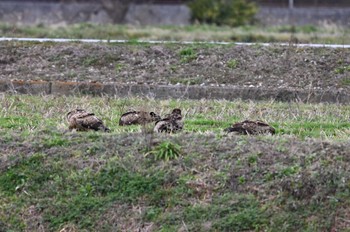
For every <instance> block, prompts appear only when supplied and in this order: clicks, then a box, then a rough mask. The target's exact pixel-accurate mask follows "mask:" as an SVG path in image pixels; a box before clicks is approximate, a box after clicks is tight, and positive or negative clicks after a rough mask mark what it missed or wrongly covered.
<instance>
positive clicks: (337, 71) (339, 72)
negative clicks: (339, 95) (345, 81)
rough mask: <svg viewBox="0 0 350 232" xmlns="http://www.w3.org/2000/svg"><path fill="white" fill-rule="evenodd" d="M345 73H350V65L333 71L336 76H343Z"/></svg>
mask: <svg viewBox="0 0 350 232" xmlns="http://www.w3.org/2000/svg"><path fill="white" fill-rule="evenodd" d="M347 71H350V65H346V66H341V67H338V68H336V69H335V70H334V72H335V73H336V74H344V73H345V72H347Z"/></svg>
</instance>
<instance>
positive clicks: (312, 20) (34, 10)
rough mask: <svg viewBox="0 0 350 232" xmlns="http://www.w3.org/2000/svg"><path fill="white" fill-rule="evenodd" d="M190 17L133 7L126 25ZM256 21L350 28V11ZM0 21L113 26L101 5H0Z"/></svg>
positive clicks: (164, 8) (289, 13)
mask: <svg viewBox="0 0 350 232" xmlns="http://www.w3.org/2000/svg"><path fill="white" fill-rule="evenodd" d="M190 19H191V13H190V10H189V8H188V7H187V6H186V5H181V4H180V5H177V4H169V5H150V4H137V5H131V6H130V7H129V10H128V12H127V14H126V16H125V22H126V23H130V24H137V25H147V24H153V25H155V24H156V25H167V24H173V25H187V24H189V23H190ZM257 19H258V20H260V21H261V23H263V24H266V25H281V24H294V25H304V24H323V23H325V22H327V23H335V24H339V25H346V26H350V8H336V7H331V8H322V7H319V8H313V7H309V8H294V9H293V10H289V9H288V8H283V7H260V11H259V13H258V15H257ZM0 21H2V22H8V23H16V24H40V23H42V24H72V23H81V22H91V23H101V24H103V23H113V20H112V18H111V17H110V15H108V13H107V11H105V9H104V8H103V6H102V5H101V4H98V3H66V4H62V3H45V2H39V3H38V2H36V3H31V2H21V3H18V2H17V3H16V2H11V1H7V2H0Z"/></svg>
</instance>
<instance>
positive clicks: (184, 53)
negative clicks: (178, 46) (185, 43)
mask: <svg viewBox="0 0 350 232" xmlns="http://www.w3.org/2000/svg"><path fill="white" fill-rule="evenodd" d="M179 55H180V56H181V63H188V62H191V61H192V60H194V59H196V58H197V53H196V52H195V51H194V50H193V48H184V49H182V50H181V51H180V52H179Z"/></svg>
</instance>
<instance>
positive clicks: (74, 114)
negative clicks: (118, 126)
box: [67, 109, 110, 132]
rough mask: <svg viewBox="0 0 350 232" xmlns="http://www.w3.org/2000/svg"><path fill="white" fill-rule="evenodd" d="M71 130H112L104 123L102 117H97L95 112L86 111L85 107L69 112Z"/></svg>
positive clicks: (68, 119)
mask: <svg viewBox="0 0 350 232" xmlns="http://www.w3.org/2000/svg"><path fill="white" fill-rule="evenodd" d="M67 121H68V123H69V130H73V129H76V130H77V131H88V130H95V131H105V132H109V131H110V130H109V129H108V128H107V127H106V126H104V125H103V122H102V120H101V119H99V118H97V117H96V116H95V114H94V113H89V112H86V111H85V110H83V109H75V110H72V111H70V112H69V113H68V114H67Z"/></svg>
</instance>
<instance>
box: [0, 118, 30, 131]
mask: <svg viewBox="0 0 350 232" xmlns="http://www.w3.org/2000/svg"><path fill="white" fill-rule="evenodd" d="M30 123H32V122H31V121H30V120H29V119H28V118H26V117H3V118H0V128H7V129H11V128H22V127H24V126H27V125H28V124H30Z"/></svg>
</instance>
